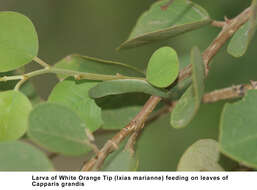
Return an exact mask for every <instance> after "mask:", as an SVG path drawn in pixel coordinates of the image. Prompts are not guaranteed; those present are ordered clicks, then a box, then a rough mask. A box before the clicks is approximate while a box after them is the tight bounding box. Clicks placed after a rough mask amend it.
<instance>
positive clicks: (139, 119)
mask: <svg viewBox="0 0 257 190" xmlns="http://www.w3.org/2000/svg"><path fill="white" fill-rule="evenodd" d="M249 13H250V9H249V8H248V9H246V10H245V11H243V12H242V13H241V14H240V15H238V16H237V17H235V18H234V19H232V20H229V22H226V24H225V26H224V27H223V29H222V31H221V32H220V33H219V35H218V36H217V38H216V39H215V40H214V41H213V42H212V43H211V45H210V46H209V47H208V48H207V49H206V50H205V51H204V52H203V60H204V63H205V65H206V68H208V64H209V62H210V60H211V59H212V58H213V57H214V56H215V55H216V54H217V52H218V51H219V49H220V48H221V47H222V46H223V45H224V44H225V42H226V41H227V40H228V39H229V38H230V37H231V36H232V35H233V34H234V33H235V32H236V31H237V30H238V29H239V28H240V26H242V25H243V24H244V23H245V22H246V21H247V20H248V19H249V15H250V14H249ZM191 72H192V67H191V65H189V66H187V67H186V68H184V69H183V70H182V71H181V72H180V73H179V77H178V81H179V82H180V81H182V80H184V79H185V78H187V77H190V75H191ZM160 100H161V98H160V97H156V96H151V97H150V98H149V99H148V101H147V102H146V104H145V105H144V107H143V108H142V110H141V111H140V112H139V113H138V115H137V116H136V117H135V118H134V119H133V120H132V121H131V122H130V123H129V124H128V125H127V126H126V127H125V128H123V129H122V130H121V131H120V132H118V133H117V134H116V135H115V136H114V137H113V138H112V139H111V140H109V141H108V142H107V143H106V144H105V145H104V146H103V148H102V149H101V150H100V151H99V153H98V154H97V155H96V156H95V157H93V158H92V159H91V160H89V161H88V162H87V163H86V164H85V165H84V166H83V168H82V171H90V170H99V169H100V167H101V166H102V164H103V162H104V160H105V158H106V157H107V156H108V154H109V153H111V152H112V151H114V150H115V148H117V146H118V144H120V142H121V141H123V140H124V139H125V138H126V137H127V136H128V135H130V134H131V133H133V132H135V131H138V130H139V129H140V128H141V127H142V126H144V125H143V124H144V123H145V121H146V120H147V117H148V116H149V114H150V113H151V112H152V111H153V110H154V108H155V107H156V105H157V104H158V103H159V102H160Z"/></svg>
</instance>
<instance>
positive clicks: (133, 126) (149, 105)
mask: <svg viewBox="0 0 257 190" xmlns="http://www.w3.org/2000/svg"><path fill="white" fill-rule="evenodd" d="M160 100H161V98H160V97H156V96H151V97H150V98H149V100H148V101H147V102H146V103H145V105H144V107H143V108H142V110H141V111H140V112H139V113H138V114H137V115H136V117H135V118H134V119H133V120H132V121H131V122H130V123H129V124H128V125H127V126H126V127H124V128H123V129H122V130H121V131H120V132H118V133H117V134H116V135H115V136H114V137H113V138H112V139H111V140H109V141H108V142H107V143H106V144H105V145H104V146H103V148H102V149H101V150H100V151H99V153H98V154H97V155H96V156H95V157H93V158H92V159H91V160H90V161H88V162H87V163H86V164H85V165H84V166H83V168H82V171H90V170H99V169H100V167H101V166H102V164H103V162H104V160H105V158H106V157H107V156H108V154H110V153H111V152H112V151H114V150H115V149H116V148H117V146H118V144H120V142H122V141H123V140H124V139H125V138H126V137H127V136H128V135H130V134H131V133H133V132H135V131H138V130H140V128H141V126H142V125H143V124H144V122H145V121H146V119H147V117H148V115H149V114H150V113H151V112H152V111H153V109H154V108H155V106H156V105H157V104H158V103H159V102H160Z"/></svg>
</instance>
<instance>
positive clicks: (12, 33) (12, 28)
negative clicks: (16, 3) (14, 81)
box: [0, 11, 38, 72]
mask: <svg viewBox="0 0 257 190" xmlns="http://www.w3.org/2000/svg"><path fill="white" fill-rule="evenodd" d="M0 25H1V30H0V60H1V64H0V72H6V71H11V70H15V69H17V68H19V67H21V66H23V65H25V64H27V63H29V62H30V61H32V59H33V58H34V57H35V56H37V53H38V37H37V32H36V30H35V27H34V26H33V23H32V22H31V21H30V20H29V19H28V18H27V17H26V16H24V15H22V14H20V13H16V12H9V11H8V12H0Z"/></svg>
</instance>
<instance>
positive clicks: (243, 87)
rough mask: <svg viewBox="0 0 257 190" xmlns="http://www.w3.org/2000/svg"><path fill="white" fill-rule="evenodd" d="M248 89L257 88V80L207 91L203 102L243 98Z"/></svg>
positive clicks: (165, 110)
mask: <svg viewBox="0 0 257 190" xmlns="http://www.w3.org/2000/svg"><path fill="white" fill-rule="evenodd" d="M248 90H257V81H251V83H250V84H239V85H234V86H232V87H228V88H223V89H219V90H214V91H212V92H209V93H205V94H204V96H203V98H202V103H204V104H208V103H215V102H218V101H221V100H231V99H235V98H241V97H243V96H244V95H245V93H246V92H247V91H248ZM176 103H177V101H174V102H172V104H170V105H166V106H164V107H163V108H161V109H160V110H158V111H157V112H156V113H154V114H152V116H150V117H149V118H148V119H147V120H146V124H150V123H151V122H153V121H155V120H156V119H158V118H159V117H161V116H162V115H164V114H166V113H169V112H171V111H172V110H173V108H174V107H175V105H176Z"/></svg>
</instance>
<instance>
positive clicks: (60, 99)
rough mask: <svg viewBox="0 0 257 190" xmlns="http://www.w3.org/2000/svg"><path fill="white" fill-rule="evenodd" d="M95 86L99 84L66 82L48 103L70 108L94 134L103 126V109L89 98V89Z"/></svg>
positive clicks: (59, 85)
mask: <svg viewBox="0 0 257 190" xmlns="http://www.w3.org/2000/svg"><path fill="white" fill-rule="evenodd" d="M95 85H97V82H94V81H88V80H82V81H79V82H76V81H75V80H72V79H68V80H64V81H62V82H59V83H58V84H57V85H56V86H55V87H54V89H53V90H52V92H51V94H50V96H49V98H48V101H49V102H53V103H57V104H60V105H64V106H66V107H68V108H70V109H71V110H72V111H74V112H75V113H77V115H78V116H79V117H80V120H81V121H83V122H84V124H85V126H86V128H88V129H90V131H91V132H93V131H95V130H96V129H98V128H99V127H101V126H102V125H103V121H102V117H101V108H100V107H99V106H97V104H96V103H95V101H94V100H92V99H91V98H90V97H89V96H88V91H89V89H90V88H92V87H94V86H95Z"/></svg>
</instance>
